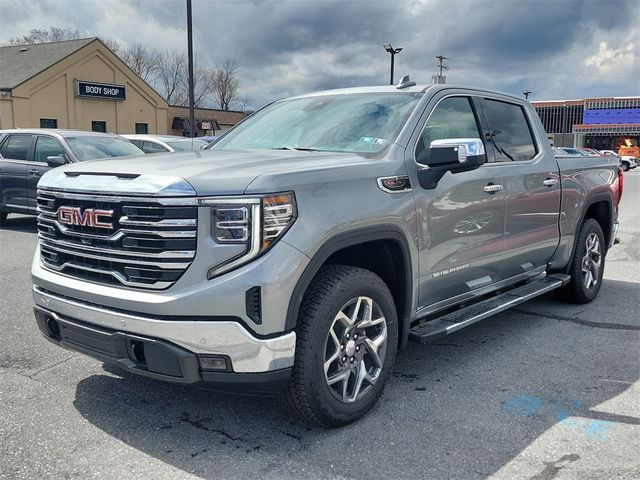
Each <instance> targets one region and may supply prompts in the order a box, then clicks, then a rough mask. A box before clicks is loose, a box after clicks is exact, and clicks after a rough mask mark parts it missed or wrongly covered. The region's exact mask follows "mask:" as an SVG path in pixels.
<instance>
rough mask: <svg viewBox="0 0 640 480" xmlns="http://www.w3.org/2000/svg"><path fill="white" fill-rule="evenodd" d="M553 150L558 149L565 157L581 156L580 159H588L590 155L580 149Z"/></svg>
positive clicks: (562, 148)
mask: <svg viewBox="0 0 640 480" xmlns="http://www.w3.org/2000/svg"><path fill="white" fill-rule="evenodd" d="M553 148H557V149H559V150H560V151H562V152H564V153H565V155H575V156H579V157H588V156H589V155H588V154H587V152H584V151H582V150H580V149H579V148H576V147H553Z"/></svg>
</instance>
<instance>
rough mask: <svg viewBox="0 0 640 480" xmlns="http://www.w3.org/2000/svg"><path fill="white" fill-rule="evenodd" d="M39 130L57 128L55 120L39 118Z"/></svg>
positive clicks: (56, 120)
mask: <svg viewBox="0 0 640 480" xmlns="http://www.w3.org/2000/svg"><path fill="white" fill-rule="evenodd" d="M40 128H58V119H57V118H41V119H40Z"/></svg>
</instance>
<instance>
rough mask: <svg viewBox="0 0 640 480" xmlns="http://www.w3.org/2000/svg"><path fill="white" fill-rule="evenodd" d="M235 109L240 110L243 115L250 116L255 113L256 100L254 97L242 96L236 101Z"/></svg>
mask: <svg viewBox="0 0 640 480" xmlns="http://www.w3.org/2000/svg"><path fill="white" fill-rule="evenodd" d="M233 103H234V107H235V108H237V109H238V110H240V111H241V112H242V113H246V114H250V113H253V112H255V100H254V99H253V97H249V96H246V95H245V96H242V97H238V98H236V99H235V101H234V102H233Z"/></svg>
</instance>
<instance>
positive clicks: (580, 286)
mask: <svg viewBox="0 0 640 480" xmlns="http://www.w3.org/2000/svg"><path fill="white" fill-rule="evenodd" d="M591 235H597V237H598V241H599V243H600V259H601V261H600V266H599V267H598V268H597V274H596V275H593V277H594V278H595V284H594V285H593V286H592V287H587V285H586V283H585V278H584V277H583V270H582V268H583V262H584V261H585V255H586V253H587V239H588V238H589V237H590V236H591ZM606 253H607V245H606V244H605V241H604V235H603V234H602V228H600V224H599V223H598V222H597V221H596V220H594V219H593V218H586V219H585V220H584V222H583V223H582V226H581V227H580V231H579V233H578V239H577V241H576V249H575V252H574V255H573V259H572V260H571V265H570V267H569V272H568V273H569V275H571V281H570V282H569V283H568V284H567V285H565V286H564V287H562V288H561V289H559V290H556V291H557V294H558V297H559V298H560V299H561V300H563V301H565V302H570V303H578V304H583V303H589V302H590V301H591V300H593V299H594V298H596V296H597V295H598V292H599V291H600V287H601V286H602V276H603V274H604V264H605V255H606Z"/></svg>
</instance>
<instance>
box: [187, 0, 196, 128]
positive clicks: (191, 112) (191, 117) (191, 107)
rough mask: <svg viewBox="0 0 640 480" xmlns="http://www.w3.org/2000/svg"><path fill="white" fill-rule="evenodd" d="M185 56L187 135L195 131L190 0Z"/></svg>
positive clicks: (188, 0)
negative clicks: (187, 93)
mask: <svg viewBox="0 0 640 480" xmlns="http://www.w3.org/2000/svg"><path fill="white" fill-rule="evenodd" d="M187 57H188V61H189V66H188V68H189V137H190V138H193V136H194V135H193V134H194V131H195V125H194V123H195V112H194V105H193V104H194V101H193V27H192V21H191V0H187Z"/></svg>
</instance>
